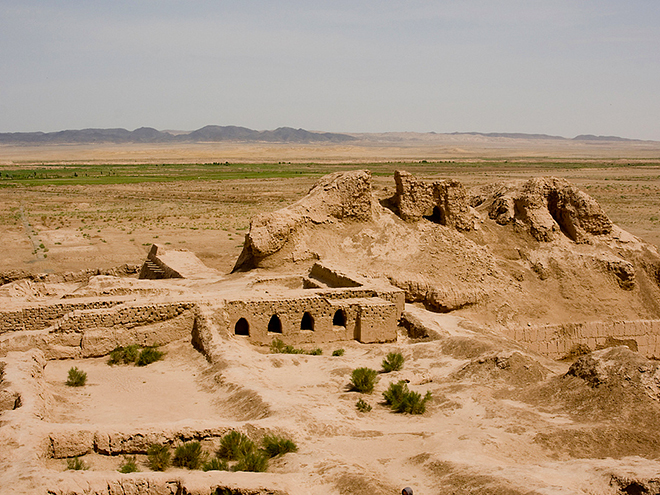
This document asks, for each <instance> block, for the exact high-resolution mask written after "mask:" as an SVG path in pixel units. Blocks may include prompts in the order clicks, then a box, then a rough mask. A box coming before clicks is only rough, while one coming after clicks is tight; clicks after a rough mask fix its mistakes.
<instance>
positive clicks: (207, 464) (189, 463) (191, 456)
mask: <svg viewBox="0 0 660 495" xmlns="http://www.w3.org/2000/svg"><path fill="white" fill-rule="evenodd" d="M297 451H298V447H297V446H296V444H295V443H294V442H293V441H291V440H289V439H286V438H282V437H279V436H276V435H266V436H265V437H264V439H263V441H262V447H261V448H257V445H256V444H255V443H254V442H253V441H252V440H251V439H250V438H249V437H248V436H247V435H245V434H243V433H240V432H238V431H234V430H232V431H230V432H229V433H227V434H226V435H225V436H223V437H222V439H221V440H220V446H219V448H218V450H217V451H216V453H215V456H214V457H212V458H211V459H208V457H209V454H208V453H207V452H204V450H203V449H202V445H201V444H200V443H199V442H198V441H193V442H186V443H184V444H181V445H179V446H178V447H177V448H176V449H175V451H174V457H173V459H172V464H173V465H174V466H177V467H183V468H187V469H202V470H203V471H253V472H263V471H266V470H267V469H268V460H269V459H270V458H272V457H277V456H282V455H284V454H287V453H289V452H297ZM147 457H148V465H149V467H150V468H151V469H152V470H154V471H165V470H166V469H167V468H168V467H169V465H170V448H169V447H168V446H167V445H159V444H152V445H151V446H150V447H149V449H148V450H147ZM230 463H231V465H230ZM136 469H137V467H136ZM122 472H124V471H122Z"/></svg>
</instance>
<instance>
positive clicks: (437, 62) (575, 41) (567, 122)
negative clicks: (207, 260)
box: [0, 0, 660, 140]
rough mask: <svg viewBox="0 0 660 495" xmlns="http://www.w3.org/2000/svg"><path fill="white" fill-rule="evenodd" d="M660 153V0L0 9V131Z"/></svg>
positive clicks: (101, 3)
mask: <svg viewBox="0 0 660 495" xmlns="http://www.w3.org/2000/svg"><path fill="white" fill-rule="evenodd" d="M207 124H217V125H242V126H246V127H250V128H253V129H274V128H276V127H279V126H291V127H303V128H305V129H315V130H325V131H352V132H382V131H422V132H425V131H436V132H453V131H480V132H529V133H546V134H555V135H562V136H566V137H573V136H575V135H577V134H600V135H619V136H623V137H632V138H640V139H656V140H660V1H659V0H594V1H589V0H541V1H537V0H456V1H443V0H440V1H415V0H407V1H398V2H397V1H387V0H384V1H363V0H350V1H342V0H339V1H336V0H335V1H316V0H304V1H302V0H301V1H274V0H271V1H250V0H238V1H224V0H209V1H203V0H199V1H198V0H132V1H123V0H66V1H65V0H43V1H37V0H0V132H13V131H38V130H40V131H55V130H62V129H80V128H85V127H123V128H127V129H130V130H132V129H135V128H137V127H141V126H150V127H156V128H157V129H184V130H193V129H196V128H199V127H202V126H204V125H207Z"/></svg>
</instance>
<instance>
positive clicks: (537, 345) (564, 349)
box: [507, 320, 660, 359]
mask: <svg viewBox="0 0 660 495" xmlns="http://www.w3.org/2000/svg"><path fill="white" fill-rule="evenodd" d="M507 336H508V337H510V338H512V339H514V340H516V341H518V342H521V343H523V344H525V346H526V347H528V348H529V349H530V350H532V351H535V352H538V353H540V354H543V355H545V356H548V357H549V358H552V359H561V358H563V357H565V356H566V355H567V354H569V353H570V352H571V351H572V350H575V349H577V347H578V346H584V347H583V348H584V349H585V350H586V348H588V349H589V350H592V351H593V350H596V349H600V348H604V347H612V346H615V345H627V346H628V347H630V348H631V349H632V350H634V351H638V352H639V353H640V354H642V355H643V356H646V357H647V358H655V359H657V358H660V320H635V321H596V322H585V323H566V324H563V325H550V326H544V327H527V328H518V329H513V330H509V331H508V332H507Z"/></svg>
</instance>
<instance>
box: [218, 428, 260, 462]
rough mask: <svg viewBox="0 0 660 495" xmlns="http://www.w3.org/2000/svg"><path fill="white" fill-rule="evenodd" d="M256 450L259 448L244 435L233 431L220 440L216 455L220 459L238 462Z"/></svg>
mask: <svg viewBox="0 0 660 495" xmlns="http://www.w3.org/2000/svg"><path fill="white" fill-rule="evenodd" d="M256 450H257V446H256V445H255V444H254V442H253V441H252V440H250V439H249V438H248V437H247V436H246V435H244V434H243V433H240V432H238V431H235V430H232V431H230V432H229V433H227V434H226V435H225V436H224V437H222V439H221V440H220V447H219V448H218V451H217V452H216V455H217V456H218V458H220V459H227V460H229V461H237V460H240V459H242V458H243V457H245V456H246V455H247V454H250V453H253V452H256Z"/></svg>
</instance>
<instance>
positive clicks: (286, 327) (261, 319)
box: [218, 296, 358, 344]
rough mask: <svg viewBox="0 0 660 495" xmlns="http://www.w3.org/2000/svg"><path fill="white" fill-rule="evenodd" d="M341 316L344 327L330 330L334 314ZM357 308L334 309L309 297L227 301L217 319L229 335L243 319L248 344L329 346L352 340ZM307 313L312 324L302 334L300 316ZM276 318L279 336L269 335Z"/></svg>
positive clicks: (334, 327)
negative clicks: (277, 341) (279, 341)
mask: <svg viewBox="0 0 660 495" xmlns="http://www.w3.org/2000/svg"><path fill="white" fill-rule="evenodd" d="M340 309H343V310H344V312H345V319H346V325H345V326H343V327H339V326H333V325H332V320H333V316H334V314H335V312H336V311H337V310H340ZM357 310H358V308H355V307H350V305H346V307H341V308H340V307H336V306H334V305H332V304H330V302H329V301H328V300H326V299H325V298H321V297H316V296H310V297H305V298H297V299H277V300H255V301H227V302H226V304H225V305H224V307H223V308H222V310H221V312H222V314H221V315H220V317H219V318H218V320H219V321H222V322H224V325H223V326H224V327H225V328H226V329H227V331H228V332H229V333H230V334H235V333H236V324H237V323H238V321H239V320H240V319H241V318H244V319H245V320H246V321H247V323H248V325H249V337H250V339H251V340H254V341H256V342H260V343H263V344H269V343H270V342H271V341H272V340H273V339H275V338H281V339H282V340H283V341H285V342H286V343H289V344H299V343H305V342H310V343H311V342H333V341H337V340H349V339H352V338H353V334H354V331H355V325H356V320H357V314H358V313H357ZM306 312H308V313H309V314H310V315H311V317H312V320H313V328H314V329H313V330H302V329H301V323H302V319H303V316H304V314H305V313H306ZM274 315H276V316H277V318H279V321H280V324H281V332H269V331H268V325H269V322H270V320H271V318H272V317H273V316H274Z"/></svg>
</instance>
